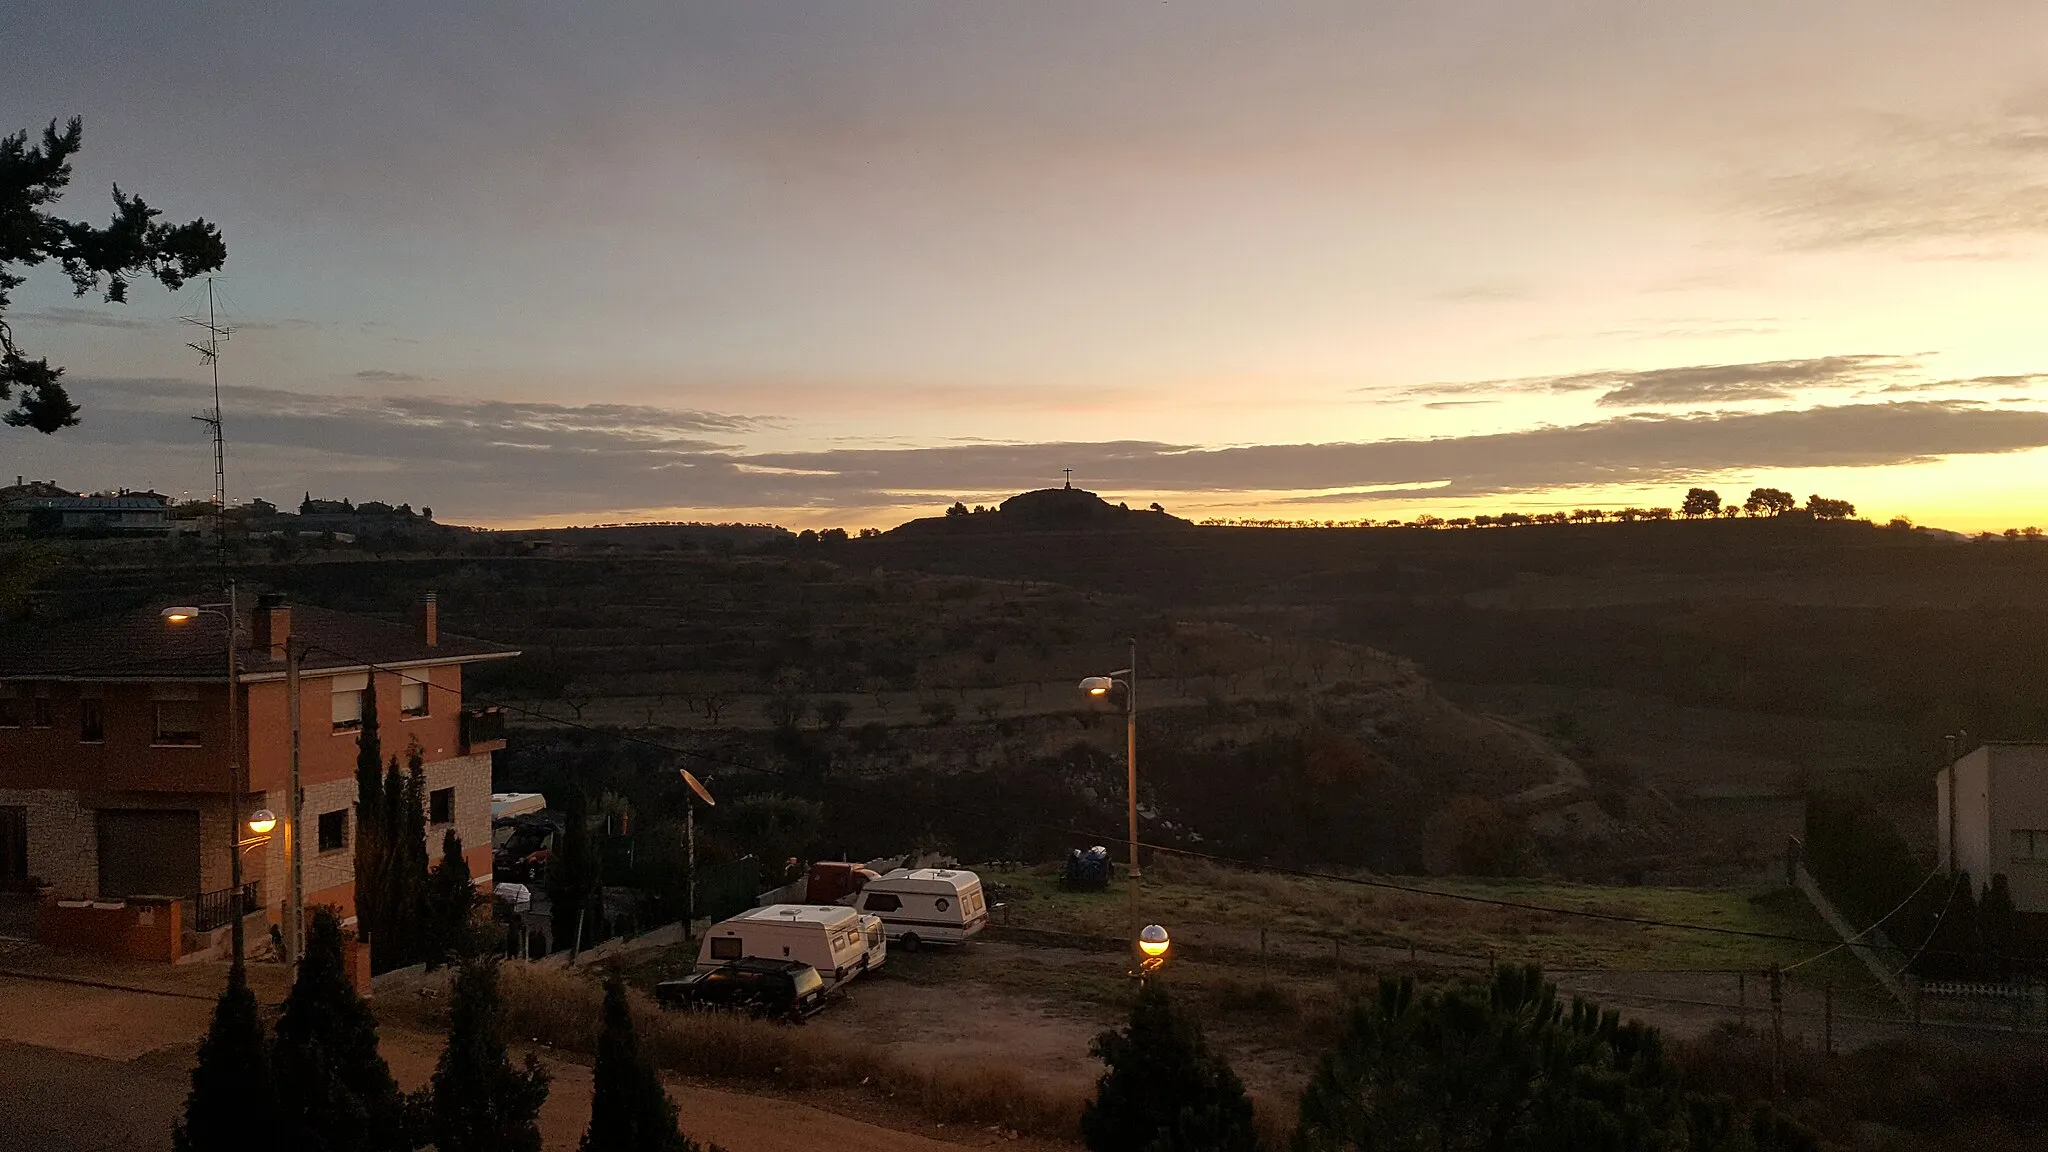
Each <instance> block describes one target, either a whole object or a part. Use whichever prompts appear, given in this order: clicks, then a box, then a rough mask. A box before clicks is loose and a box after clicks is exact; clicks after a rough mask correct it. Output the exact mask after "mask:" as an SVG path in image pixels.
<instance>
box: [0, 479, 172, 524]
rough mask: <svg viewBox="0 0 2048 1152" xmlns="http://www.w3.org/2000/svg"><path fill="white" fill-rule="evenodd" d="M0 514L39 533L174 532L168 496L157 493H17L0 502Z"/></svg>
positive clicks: (10, 490)
mask: <svg viewBox="0 0 2048 1152" xmlns="http://www.w3.org/2000/svg"><path fill="white" fill-rule="evenodd" d="M20 487H23V486H20V485H17V487H16V488H14V489H8V490H7V491H9V492H13V491H16V490H17V489H18V488H20ZM0 515H4V516H5V517H6V518H7V519H8V520H9V521H11V522H12V523H13V524H14V525H15V526H16V527H19V528H21V529H22V530H24V531H27V532H29V533H31V534H33V535H38V536H48V535H67V536H168V535H170V534H171V533H173V532H176V531H177V525H176V524H174V523H172V519H171V498H170V497H168V496H165V495H163V494H162V493H160V492H126V491H123V492H114V493H109V494H103V495H97V496H79V495H75V494H72V493H64V494H63V495H27V496H17V497H14V498H12V499H9V500H7V501H5V502H4V503H0Z"/></svg>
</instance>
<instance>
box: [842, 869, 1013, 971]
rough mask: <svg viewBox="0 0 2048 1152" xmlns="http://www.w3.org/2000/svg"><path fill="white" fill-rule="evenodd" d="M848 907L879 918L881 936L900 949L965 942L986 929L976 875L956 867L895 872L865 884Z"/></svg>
mask: <svg viewBox="0 0 2048 1152" xmlns="http://www.w3.org/2000/svg"><path fill="white" fill-rule="evenodd" d="M853 906H854V907H855V908H858V909H860V910H861V911H862V912H867V913H871V914H873V915H876V916H880V917H881V918H882V927H883V931H884V934H885V935H886V936H887V937H888V939H889V941H890V942H891V943H894V944H900V945H901V946H902V947H903V948H904V950H905V951H909V952H915V951H917V950H918V948H919V947H921V946H923V945H925V944H965V943H967V938H968V937H970V936H972V935H974V934H975V933H976V932H979V931H981V930H982V929H983V928H986V927H988V902H987V901H986V900H985V899H983V897H982V894H981V877H979V876H976V875H975V874H974V873H972V872H963V871H961V870H960V869H958V868H898V869H896V870H895V871H893V872H887V873H884V874H883V875H881V876H879V877H877V878H875V879H873V880H870V881H868V882H867V884H866V885H865V886H863V887H862V888H861V890H860V893H859V895H857V896H855V897H854V900H853Z"/></svg>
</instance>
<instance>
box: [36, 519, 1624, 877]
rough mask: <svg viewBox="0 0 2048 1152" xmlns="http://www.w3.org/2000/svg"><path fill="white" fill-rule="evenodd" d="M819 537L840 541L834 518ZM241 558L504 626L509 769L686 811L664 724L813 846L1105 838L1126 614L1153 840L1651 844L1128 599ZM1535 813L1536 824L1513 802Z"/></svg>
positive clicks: (1555, 794) (137, 572) (1346, 664)
mask: <svg viewBox="0 0 2048 1152" xmlns="http://www.w3.org/2000/svg"><path fill="white" fill-rule="evenodd" d="M1187 531H1193V529H1187ZM813 551H814V552H815V553H816V555H817V556H818V557H822V556H825V555H834V556H838V557H840V558H841V559H842V560H843V559H846V558H850V557H852V556H854V555H856V553H855V551H854V550H853V549H852V547H851V543H850V542H845V541H842V542H839V543H837V544H835V545H832V546H829V547H827V546H820V547H817V548H815V549H814V550H813ZM240 577H241V579H242V580H243V581H244V586H245V587H273V588H278V589H282V590H285V591H287V592H289V593H291V594H292V595H294V596H297V597H300V598H302V599H304V600H305V601H307V602H309V603H319V604H324V605H328V606H332V607H336V608H341V609H348V610H356V611H363V612H367V613H371V614H379V615H393V614H397V613H402V612H404V611H405V610H406V608H407V606H408V605H410V604H411V603H412V602H413V601H414V600H415V599H416V598H417V597H418V596H419V595H420V594H422V593H424V592H425V591H427V590H429V589H432V590H435V591H436V592H437V593H438V595H439V598H440V604H441V613H442V616H441V618H442V621H443V627H444V628H447V629H448V630H450V631H453V632H458V633H464V634H475V635H483V636H488V637H491V638H493V639H496V640H500V641H504V642H507V643H512V644H517V645H519V646H520V647H521V648H523V649H524V650H525V652H526V653H527V655H526V656H525V657H523V658H522V659H520V660H518V661H513V662H510V663H509V664H507V665H505V666H504V667H503V668H501V669H493V670H491V671H488V672H486V671H484V670H478V673H477V675H476V676H475V677H474V678H473V680H472V681H471V688H472V690H473V692H474V693H475V694H476V695H478V696H480V697H482V698H486V699H497V700H502V701H507V702H510V703H512V704H513V705H515V707H516V708H517V709H518V710H519V711H518V712H517V713H516V715H515V723H517V724H519V725H522V726H523V730H522V731H521V732H520V734H519V738H518V739H517V740H516V741H515V744H514V747H513V749H512V750H511V751H510V752H508V754H507V755H506V756H505V757H504V758H503V762H502V765H501V768H502V772H501V778H500V781H499V782H500V783H501V784H502V785H504V786H506V787H518V788H527V787H538V788H541V789H543V790H546V789H552V788H559V787H564V786H571V785H573V786H576V787H581V788H583V789H584V790H586V791H589V792H592V793H593V794H594V793H596V792H600V791H606V790H609V791H615V792H617V793H619V794H620V795H622V796H625V797H628V798H629V799H630V800H631V801H632V802H633V803H634V806H635V808H636V810H637V811H640V812H642V813H643V814H645V815H649V816H656V817H660V816H664V815H679V809H678V808H677V804H678V803H679V799H680V798H679V797H678V796H676V795H674V794H673V793H674V792H675V789H676V787H677V785H676V784H675V776H674V772H673V765H674V764H675V763H676V762H677V759H676V757H675V756H673V755H666V754H663V753H661V752H659V750H658V749H655V748H652V747H650V745H662V746H668V747H678V748H685V749H689V750H692V751H693V752H695V753H697V754H699V755H700V756H701V757H702V759H701V760H698V761H695V762H694V763H695V764H696V765H697V767H698V769H699V774H700V775H705V776H709V777H711V778H713V779H714V780H715V781H716V784H715V787H717V788H718V789H719V790H720V794H721V796H725V797H734V798H737V797H740V796H744V795H747V794H749V793H771V792H772V793H779V794H783V795H791V796H797V797H800V798H805V799H808V800H811V801H815V802H817V803H820V804H822V805H823V806H824V808H823V812H824V816H825V825H826V826H827V827H830V828H832V829H833V830H834V831H833V837H834V838H835V843H834V844H833V845H832V847H833V849H834V850H835V851H845V852H852V853H862V852H865V853H869V854H876V853H883V852H895V851H900V850H901V849H902V846H903V845H904V844H906V843H922V844H927V845H934V844H936V845H939V846H942V847H944V848H945V849H946V850H949V851H952V852H954V853H956V854H958V855H961V856H968V857H975V858H984V859H993V858H1008V859H1034V860H1035V859H1044V858H1047V857H1048V856H1051V855H1061V854H1064V852H1065V851H1066V849H1067V848H1069V847H1072V846H1074V844H1073V841H1074V839H1075V836H1076V835H1077V834H1078V835H1082V836H1085V837H1092V838H1095V839H1105V840H1106V839H1112V838H1113V836H1114V833H1115V831H1116V830H1117V829H1119V828H1121V827H1122V824H1123V800H1124V786H1123V779H1124V769H1123V730H1122V729H1123V725H1122V722H1121V716H1120V715H1118V714H1116V712H1115V711H1114V707H1113V706H1110V705H1105V704H1103V703H1101V702H1095V703H1094V704H1092V705H1091V703H1090V702H1089V701H1087V700H1086V699H1085V698H1084V697H1082V696H1081V695H1080V693H1079V692H1078V690H1077V689H1076V687H1075V684H1076V682H1077V681H1078V680H1079V679H1080V678H1081V677H1082V676H1085V675H1089V674H1093V673H1100V672H1103V671H1107V670H1108V669H1109V668H1111V667H1118V666H1121V665H1122V663H1123V660H1124V658H1125V648H1124V640H1125V638H1126V637H1130V638H1134V639H1135V640H1136V641H1137V643H1138V645H1139V652H1140V670H1141V675H1142V677H1143V679H1142V681H1141V683H1142V689H1143V695H1142V702H1143V712H1142V715H1141V773H1140V782H1141V802H1142V804H1143V806H1144V808H1145V809H1146V818H1147V836H1148V838H1161V839H1163V840H1165V841H1169V842H1171V841H1183V842H1187V843H1201V844H1205V845H1208V846H1210V847H1215V848H1223V849H1227V850H1229V851H1231V852H1234V853H1241V854H1244V855H1249V856H1255V857H1258V858H1266V859H1279V860H1288V861H1292V862H1296V863H1321V864H1342V865H1353V866H1370V867H1376V868H1387V869H1397V870H1406V871H1421V870H1425V869H1428V870H1438V871H1452V870H1455V871H1466V872H1471V871H1482V872H1511V871H1515V870H1518V869H1521V868H1524V867H1536V868H1556V869H1561V870H1566V871H1570V872H1573V873H1574V874H1580V875H1612V874H1618V873H1621V872H1632V871H1635V870H1638V869H1640V868H1642V867H1644V866H1646V865H1645V864H1644V863H1643V862H1642V860H1641V859H1640V857H1643V856H1644V855H1645V854H1646V853H1647V854H1654V853H1655V852H1656V851H1659V850H1660V849H1659V845H1660V843H1662V832H1661V830H1660V829H1661V820H1662V817H1661V816H1656V815H1654V814H1652V815H1649V816H1645V817H1644V818H1642V819H1638V820H1632V821H1629V822H1626V823H1623V822H1618V821H1615V820H1614V819H1612V818H1611V817H1609V816H1606V815H1603V814H1602V813H1601V812H1600V811H1599V809H1598V806H1597V804H1596V803H1595V802H1594V798H1593V796H1592V794H1591V789H1590V786H1589V784H1588V782H1587V780H1586V778H1585V776H1584V774H1583V772H1581V771H1580V770H1579V768H1578V766H1577V765H1576V764H1575V763H1574V762H1573V761H1571V760H1570V759H1569V758H1567V757H1564V756H1561V755H1560V754H1559V753H1558V752H1557V751H1556V750H1555V749H1554V748H1553V747H1551V746H1550V745H1549V744H1548V742H1547V741H1546V740H1545V739H1544V738H1542V737H1541V736H1540V735H1538V734H1535V733H1532V732H1530V731H1528V730H1526V729H1524V728H1520V727H1517V726H1514V725H1510V724H1504V723H1502V722H1500V721H1498V720H1495V719H1492V718H1490V717H1486V716H1483V715H1478V714H1475V713H1472V712H1470V711H1468V710H1466V709H1464V708H1461V707H1460V706H1458V705H1457V704H1455V703H1453V702H1452V701H1450V700H1447V699H1445V698H1444V697H1443V696H1442V695H1441V694H1440V693H1438V692H1436V691H1435V690H1434V689H1433V688H1432V686H1431V685H1430V684H1429V683H1428V682H1427V681H1425V680H1424V679H1423V678H1422V677H1421V676H1419V675H1418V674H1417V672H1416V670H1415V668H1414V667H1413V665H1412V664H1410V663H1408V662H1406V661H1403V660H1400V659H1397V658H1393V657H1390V656H1388V655H1387V654H1385V653H1383V652H1380V651H1377V650H1375V649H1372V648H1370V647H1367V646H1363V645H1357V644H1349V643H1343V642H1339V641H1333V640H1330V639H1327V638H1311V637H1299V636H1295V637H1286V638H1278V639H1276V638H1275V637H1273V636H1271V635H1268V634H1265V633H1262V632H1260V631H1258V630H1255V629H1251V628H1247V627H1245V626H1243V625H1241V624H1239V623H1236V622H1233V621H1229V620H1222V619H1217V618H1214V617H1211V616H1208V615H1205V614H1202V613H1176V612H1169V611H1166V610H1164V609H1162V608H1161V607H1159V606H1158V605H1155V604H1151V603H1147V602H1146V601H1144V600H1142V599H1140V598H1137V597H1132V596H1125V595H1116V594H1106V593H1090V592H1082V591H1077V590H1075V589H1072V588H1069V587H1066V586H1063V585H1057V584H1052V583H1048V582H1036V581H1025V580H997V579H981V578H970V577H960V576H946V575H932V574H922V573H915V572H903V571H891V570H887V569H876V568H874V567H872V566H864V565H860V564H852V563H834V562H831V561H827V560H825V559H822V558H813V557H812V556H809V555H804V554H797V555H780V554H770V555H739V556H723V555H717V554H711V553H644V554H630V555H619V556H580V555H567V556H521V557H493V556H472V557H441V558H432V557H410V558H403V559H391V560H383V561H374V560H340V559H329V560H326V561H324V562H321V563H316V564H305V563H300V564H285V563H248V564H245V565H243V566H242V568H241V569H240ZM199 578H201V576H200V574H199V573H197V572H184V573H181V572H180V571H179V570H178V569H176V568H171V567H165V566H160V565H152V566H147V567H143V566H137V567H132V568H119V567H115V566H112V565H107V564H104V563H102V564H100V565H98V566H95V567H93V568H91V569H74V570H71V571H68V572H65V573H60V574H57V575H55V576H53V577H52V578H51V579H50V581H49V584H50V586H51V587H55V588H62V589H63V590H64V591H63V593H62V594H61V595H60V596H58V597H57V598H56V599H54V600H51V601H50V602H48V604H47V608H48V610H49V611H52V612H62V611H97V610H101V609H103V608H104V607H106V606H108V605H115V604H121V603H142V602H146V601H147V600H148V599H149V598H150V597H151V596H153V595H155V596H160V595H162V594H163V590H164V589H166V588H169V587H175V586H189V582H190V581H191V580H193V579H199ZM907 797H914V798H915V800H914V801H906V798H907ZM1539 814H1541V815H1542V816H1544V817H1546V818H1548V819H1550V823H1547V824H1545V823H1541V822H1538V823H1535V824H1527V823H1526V822H1527V821H1528V820H1529V819H1530V818H1531V817H1534V816H1537V815H1539ZM1069 830H1079V832H1078V833H1077V832H1073V831H1069ZM1089 842H1091V843H1092V842H1094V839H1090V840H1089Z"/></svg>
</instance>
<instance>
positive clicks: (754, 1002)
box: [654, 956, 825, 1024]
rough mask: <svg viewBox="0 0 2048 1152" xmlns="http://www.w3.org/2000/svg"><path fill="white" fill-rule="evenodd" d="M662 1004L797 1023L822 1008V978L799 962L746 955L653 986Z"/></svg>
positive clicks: (666, 1006)
mask: <svg viewBox="0 0 2048 1152" xmlns="http://www.w3.org/2000/svg"><path fill="white" fill-rule="evenodd" d="M654 999H655V1000H656V1001H657V1002H659V1003H660V1004H661V1006H662V1007H664V1008H695V1009H698V1010H700V1011H726V1012H744V1013H746V1014H747V1015H749V1016H754V1017H758V1018H760V1019H764V1020H788V1021H790V1022H791V1023H795V1024H801V1023H803V1022H804V1020H805V1019H807V1018H808V1017H810V1016H811V1015H812V1014H813V1013H815V1012H817V1011H818V1009H820V1008H823V1007H824V1006H825V978H824V977H822V976H820V975H818V970H817V969H816V968H813V967H811V966H810V965H809V964H805V963H803V962H802V961H800V960H768V959H764V958H762V957H758V956H750V957H746V958H744V959H740V960H734V961H732V962H730V963H727V964H721V965H719V966H718V967H716V968H713V969H712V970H711V971H709V972H693V973H691V974H690V975H688V976H684V977H682V978H681V979H677V980H664V981H662V982H661V983H659V984H656V985H655V986H654Z"/></svg>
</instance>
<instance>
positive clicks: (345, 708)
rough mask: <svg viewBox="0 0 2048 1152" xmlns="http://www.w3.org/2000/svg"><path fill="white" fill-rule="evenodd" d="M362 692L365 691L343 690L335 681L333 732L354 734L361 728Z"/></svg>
mask: <svg viewBox="0 0 2048 1152" xmlns="http://www.w3.org/2000/svg"><path fill="white" fill-rule="evenodd" d="M362 691H365V689H344V687H340V681H336V689H334V730H336V732H354V730H356V728H362Z"/></svg>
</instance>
